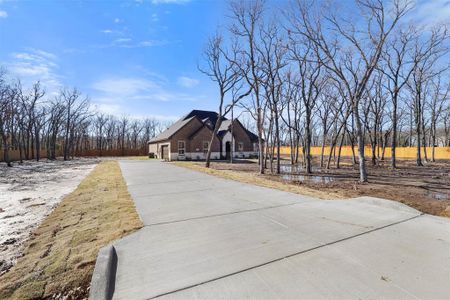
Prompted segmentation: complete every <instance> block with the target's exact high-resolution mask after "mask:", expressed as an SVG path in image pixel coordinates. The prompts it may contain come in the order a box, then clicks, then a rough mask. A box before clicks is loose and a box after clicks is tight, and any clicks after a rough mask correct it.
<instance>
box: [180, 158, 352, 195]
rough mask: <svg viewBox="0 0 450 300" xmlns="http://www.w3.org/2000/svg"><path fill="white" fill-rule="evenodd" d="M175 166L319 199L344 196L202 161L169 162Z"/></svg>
mask: <svg viewBox="0 0 450 300" xmlns="http://www.w3.org/2000/svg"><path fill="white" fill-rule="evenodd" d="M171 163H173V164H175V165H177V166H180V167H184V168H188V169H191V170H194V171H198V172H203V173H206V174H209V175H213V176H217V177H221V178H225V179H231V180H235V181H239V182H244V183H249V184H254V185H258V186H262V187H267V188H272V189H277V190H281V191H285V192H291V193H295V194H300V195H305V196H310V197H314V198H319V199H341V198H344V197H342V196H341V195H339V194H338V193H333V192H329V191H320V190H316V189H312V188H309V187H306V186H302V185H299V184H289V183H284V182H280V181H275V180H273V179H270V178H267V175H260V174H258V173H255V172H241V171H234V170H219V169H214V168H213V167H211V168H206V167H205V166H204V162H202V163H200V162H191V161H176V162H171Z"/></svg>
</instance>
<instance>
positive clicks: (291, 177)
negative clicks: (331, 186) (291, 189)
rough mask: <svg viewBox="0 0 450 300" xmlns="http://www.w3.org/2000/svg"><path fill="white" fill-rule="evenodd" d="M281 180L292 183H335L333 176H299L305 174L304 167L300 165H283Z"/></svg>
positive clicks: (281, 167)
mask: <svg viewBox="0 0 450 300" xmlns="http://www.w3.org/2000/svg"><path fill="white" fill-rule="evenodd" d="M280 169H281V178H282V179H283V180H286V181H291V182H299V181H300V182H304V181H307V182H313V183H330V182H333V181H334V178H333V177H331V176H317V175H311V176H307V175H299V174H298V173H300V172H303V167H302V166H299V165H281V166H280Z"/></svg>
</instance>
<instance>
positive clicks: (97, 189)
mask: <svg viewBox="0 0 450 300" xmlns="http://www.w3.org/2000/svg"><path fill="white" fill-rule="evenodd" d="M141 227H142V223H141V221H140V219H139V216H138V214H137V212H136V209H135V207H134V202H133V200H132V199H131V197H130V195H129V194H128V190H127V186H126V184H125V181H124V179H123V177H122V174H121V171H120V167H119V164H118V162H117V161H103V162H101V163H99V164H98V165H97V166H96V167H95V169H94V170H93V171H92V172H91V173H90V174H89V175H88V176H87V177H86V178H85V179H84V180H83V181H82V182H81V183H80V185H79V186H78V188H77V189H76V190H75V191H73V192H72V193H71V194H69V195H67V196H66V197H65V198H64V199H63V200H62V201H61V202H60V204H59V205H58V206H57V207H56V208H55V209H54V210H53V212H52V213H51V214H50V215H49V216H48V217H47V218H46V219H45V220H44V221H43V222H42V223H41V225H40V226H39V227H38V228H37V229H36V231H35V232H34V233H33V234H32V236H31V237H30V239H29V240H28V242H27V243H26V244H25V248H24V256H23V257H22V258H20V259H19V260H18V262H17V264H16V265H15V266H14V267H13V268H12V269H11V270H10V271H9V272H8V273H6V274H4V275H3V276H2V277H0V299H5V298H11V299H36V298H64V297H68V298H71V299H82V298H86V297H87V295H88V289H89V285H90V281H91V277H92V273H93V270H94V265H95V260H96V257H97V252H98V250H99V249H100V248H101V247H103V246H105V245H107V244H108V243H110V242H111V241H114V240H116V239H119V238H121V237H123V236H125V235H127V234H129V233H131V232H133V231H135V230H137V229H139V228H141Z"/></svg>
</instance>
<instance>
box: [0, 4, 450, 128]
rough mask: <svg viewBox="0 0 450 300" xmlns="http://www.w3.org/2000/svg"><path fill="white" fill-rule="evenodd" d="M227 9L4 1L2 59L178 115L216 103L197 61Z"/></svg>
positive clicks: (14, 70) (36, 75) (437, 9)
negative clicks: (198, 68)
mask: <svg viewBox="0 0 450 300" xmlns="http://www.w3.org/2000/svg"><path fill="white" fill-rule="evenodd" d="M274 2H277V1H274ZM280 2H281V1H279V2H277V3H280ZM226 14H227V2H226V1H221V0H217V1H214V0H209V1H206V0H197V1H195V0H142V1H135V0H129V1H113V0H110V1H107V0H102V1H100V0H99V1H57V0H41V1H10V0H0V65H2V66H6V67H7V69H8V71H9V73H10V75H11V76H13V77H19V78H21V79H22V81H23V84H24V85H25V86H27V85H29V84H30V83H31V82H33V81H36V80H38V79H39V80H41V81H42V82H43V84H44V85H45V86H46V89H47V91H48V95H49V96H50V97H51V96H52V94H53V93H56V92H57V91H58V89H60V88H61V87H64V86H68V87H71V86H75V87H77V88H79V89H80V90H81V91H82V92H83V93H84V94H87V95H89V96H90V98H91V100H92V103H93V104H94V105H95V106H96V108H97V109H98V110H100V111H103V112H106V113H111V114H115V115H118V116H120V115H129V116H136V117H146V116H152V117H157V118H159V119H171V120H173V119H175V118H177V117H178V116H180V115H183V114H185V113H186V112H187V111H189V110H190V109H192V108H198V109H212V110H214V109H216V107H217V104H216V103H217V93H216V88H215V86H214V84H213V83H212V82H211V81H210V80H209V79H208V78H206V77H205V76H204V75H202V74H201V73H200V72H199V71H198V70H197V63H198V62H201V51H202V48H203V47H204V45H205V42H206V40H207V38H208V36H210V35H211V34H212V33H213V32H214V31H215V30H216V27H217V26H218V25H220V24H222V25H223V24H225V23H226V22H227V20H226ZM414 16H415V17H417V18H419V19H420V22H424V23H427V22H429V21H430V20H433V21H435V20H436V19H439V18H441V19H442V18H444V19H445V18H448V17H449V16H450V0H430V1H424V0H423V1H419V5H418V8H417V9H416V11H415V13H414Z"/></svg>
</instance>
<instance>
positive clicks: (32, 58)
mask: <svg viewBox="0 0 450 300" xmlns="http://www.w3.org/2000/svg"><path fill="white" fill-rule="evenodd" d="M10 56H11V58H12V59H11V61H10V62H9V63H7V64H6V67H7V70H8V71H9V73H10V74H11V76H12V77H17V78H19V79H20V80H21V81H22V83H23V84H24V85H25V86H28V85H31V84H33V83H35V82H36V81H40V82H41V83H42V85H43V86H44V88H45V89H46V90H47V93H48V94H55V93H57V92H58V90H59V89H61V87H62V86H63V85H62V83H61V76H59V75H58V72H57V71H58V69H59V66H58V64H57V56H56V55H54V54H52V53H50V52H46V51H43V50H39V49H27V51H25V52H16V53H12V54H11V55H10Z"/></svg>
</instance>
